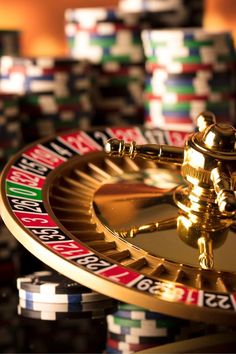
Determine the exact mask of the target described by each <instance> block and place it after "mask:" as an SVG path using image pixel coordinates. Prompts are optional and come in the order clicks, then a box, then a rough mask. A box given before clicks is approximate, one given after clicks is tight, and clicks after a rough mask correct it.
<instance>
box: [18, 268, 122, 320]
mask: <svg viewBox="0 0 236 354" xmlns="http://www.w3.org/2000/svg"><path fill="white" fill-rule="evenodd" d="M17 288H18V291H19V305H18V314H19V315H21V316H23V317H28V318H33V319H40V320H46V321H55V320H60V319H83V318H89V319H101V318H105V316H106V315H107V314H109V313H111V312H113V311H114V310H115V308H116V303H115V301H114V300H113V299H111V298H109V297H107V296H105V295H102V294H99V293H97V292H95V291H92V290H91V289H89V288H87V287H85V286H83V285H81V284H79V283H76V282H73V281H72V280H70V279H68V278H66V277H64V276H63V275H61V274H59V273H56V272H54V271H41V272H35V273H33V274H30V275H28V276H26V277H23V278H18V279H17Z"/></svg>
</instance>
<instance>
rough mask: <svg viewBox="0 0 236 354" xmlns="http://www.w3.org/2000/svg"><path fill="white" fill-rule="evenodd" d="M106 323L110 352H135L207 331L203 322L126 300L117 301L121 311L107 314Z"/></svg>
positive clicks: (107, 348)
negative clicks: (127, 302)
mask: <svg viewBox="0 0 236 354" xmlns="http://www.w3.org/2000/svg"><path fill="white" fill-rule="evenodd" d="M107 326H108V333H107V346H106V352H107V353H134V352H136V351H141V350H144V349H147V348H151V347H155V346H156V345H163V344H167V343H172V342H176V341H178V340H183V339H187V338H192V337H194V336H199V335H204V334H205V333H206V331H207V328H206V325H205V324H203V323H195V322H191V321H188V320H181V319H179V318H176V317H172V316H167V315H164V314H161V313H157V312H153V311H147V310H145V309H143V308H140V307H137V306H135V305H130V304H125V303H118V311H116V312H114V313H112V314H110V315H108V316H107Z"/></svg>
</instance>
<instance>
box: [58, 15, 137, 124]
mask: <svg viewBox="0 0 236 354" xmlns="http://www.w3.org/2000/svg"><path fill="white" fill-rule="evenodd" d="M138 19H139V17H138V16H136V15H134V14H131V15H130V14H123V13H121V12H119V11H118V10H117V9H111V8H108V9H106V8H89V9H68V10H67V11H66V13H65V20H66V23H65V32H66V37H67V42H68V47H69V54H70V55H71V56H72V57H74V58H78V59H87V60H89V61H90V62H91V63H92V64H93V70H94V81H93V88H94V91H93V103H94V107H95V111H96V116H95V120H94V125H104V124H124V123H130V124H141V123H143V96H142V92H143V86H144V65H143V63H144V54H143V47H142V41H141V37H140V32H141V28H140V24H139V21H138Z"/></svg>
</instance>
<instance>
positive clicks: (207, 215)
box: [105, 112, 236, 269]
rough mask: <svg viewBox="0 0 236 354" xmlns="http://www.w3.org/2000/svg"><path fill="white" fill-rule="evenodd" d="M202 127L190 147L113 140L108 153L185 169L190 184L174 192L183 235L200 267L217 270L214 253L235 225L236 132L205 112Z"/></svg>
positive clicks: (127, 233) (138, 229) (155, 226)
mask: <svg viewBox="0 0 236 354" xmlns="http://www.w3.org/2000/svg"><path fill="white" fill-rule="evenodd" d="M197 124H198V127H199V132H198V133H194V134H192V135H190V136H189V137H188V139H187V140H186V143H185V146H184V148H179V147H174V146H165V145H164V146H163V145H156V144H146V145H137V144H136V143H135V142H131V143H125V142H124V141H123V140H117V139H109V140H108V141H107V143H106V145H105V150H106V152H107V153H109V154H110V155H111V156H116V157H123V156H125V155H126V156H129V157H130V158H134V157H140V158H143V159H147V160H151V161H154V162H164V163H174V164H176V165H181V174H182V176H183V178H184V180H185V181H186V182H187V186H186V185H183V186H181V187H179V188H177V189H176V191H175V194H174V200H175V203H176V205H177V206H178V207H179V214H178V217H177V230H178V234H179V237H180V238H181V239H182V240H183V241H184V242H185V243H187V244H188V245H190V246H192V247H195V248H198V249H199V253H200V255H199V264H200V266H201V267H202V268H203V269H212V268H213V266H214V262H213V249H214V248H217V247H219V246H221V245H222V244H223V243H224V242H225V240H226V238H227V234H228V231H229V228H230V227H231V226H233V225H234V218H235V213H236V197H235V193H234V191H235V180H236V178H235V177H236V175H235V160H236V130H235V129H234V128H233V127H232V126H230V125H229V124H217V123H216V121H215V117H214V115H213V114H212V113H210V112H204V113H202V114H200V115H199V116H198V118H197ZM175 223H176V221H175V220H174V219H173V218H171V219H169V220H161V221H158V222H154V223H150V224H147V225H141V226H135V227H132V228H131V229H130V230H123V231H120V235H121V236H122V237H134V236H135V235H137V234H139V233H143V232H154V231H157V230H159V229H160V228H161V229H168V228H171V227H174V226H175Z"/></svg>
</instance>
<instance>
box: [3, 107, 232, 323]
mask: <svg viewBox="0 0 236 354" xmlns="http://www.w3.org/2000/svg"><path fill="white" fill-rule="evenodd" d="M198 121H199V130H200V132H198V133H194V134H193V135H190V136H189V137H187V135H186V134H181V133H179V132H178V133H174V132H163V131H161V130H158V129H153V130H151V129H144V128H139V127H125V128H116V127H114V128H105V129H100V130H93V131H87V132H84V131H80V130H76V131H72V132H68V133H63V134H61V135H59V136H53V137H50V138H47V139H43V140H40V141H37V142H36V143H33V144H31V145H29V146H27V147H26V148H24V149H23V150H22V151H21V152H19V153H18V154H17V155H16V156H14V157H13V158H12V159H11V160H10V161H9V163H8V164H7V166H6V167H5V169H4V171H3V173H2V176H1V199H2V202H1V215H2V218H3V220H4V222H5V223H6V225H7V227H8V228H9V230H10V231H11V232H12V234H13V235H14V236H15V237H16V238H17V239H18V241H20V242H21V243H22V244H23V245H24V246H25V247H26V248H27V249H28V250H29V251H30V252H31V253H33V255H35V256H36V257H38V258H39V259H41V260H43V262H44V263H46V264H47V265H48V266H50V267H51V268H53V269H55V270H56V271H58V272H60V273H61V274H63V275H64V276H66V277H67V278H70V279H72V280H73V281H75V282H77V283H80V284H82V285H85V286H87V287H89V288H91V289H92V290H94V291H97V292H99V293H101V294H103V295H106V296H109V297H112V298H114V299H117V300H119V301H123V302H126V303H128V304H131V305H136V306H138V307H142V308H144V309H146V310H148V311H155V312H159V313H162V314H165V315H168V316H169V315H170V316H175V317H178V318H182V319H188V318H191V319H192V320H196V321H204V322H207V323H213V324H218V325H219V324H220V325H229V326H233V325H234V323H235V308H236V293H235V282H236V276H235V263H234V246H233V245H234V242H235V235H234V228H235V223H234V217H235V195H234V190H235V174H234V173H235V172H234V168H233V166H234V161H235V156H236V155H235V129H234V128H233V127H231V126H229V125H225V124H217V123H216V122H215V120H214V117H213V115H212V114H210V113H206V114H204V115H200V116H199V118H198ZM186 137H187V143H186V144H185V148H183V147H182V145H183V143H184V139H185V138H186ZM111 138H112V140H109V141H108V142H107V140H108V139H111ZM119 139H123V140H125V143H124V141H120V140H119ZM134 140H135V142H136V143H134V142H133V141H134ZM168 144H169V145H168ZM170 145H179V147H176V146H175V147H173V146H170ZM104 147H105V150H106V151H104ZM107 152H108V153H107ZM109 155H110V156H109ZM125 155H127V156H125ZM191 156H193V157H194V158H193V159H191V158H190V157H191ZM196 156H198V159H197V158H196ZM203 156H204V158H203ZM120 157H122V158H120ZM183 161H184V163H182V162H183ZM199 161H200V162H199ZM198 163H199V164H200V166H198ZM196 166H197V167H198V171H197V172H196V171H195V170H194V169H193V168H192V169H191V167H196ZM197 167H196V169H197ZM204 168H205V169H204ZM213 170H214V172H213V173H212V171H213ZM199 171H200V172H202V174H201V173H200V172H199ZM209 174H211V176H213V177H210V179H209V178H208V177H209ZM181 186H182V187H181ZM200 192H201V193H200ZM191 203H192V204H191ZM190 204H191V205H190ZM190 206H191V208H190ZM187 216H188V217H189V218H187ZM190 221H191V223H190ZM137 225H138V226H137ZM186 225H187V226H186ZM134 226H135V227H134ZM187 229H188V230H187ZM196 230H197V235H198V236H196ZM143 231H145V232H143ZM187 231H188V233H187ZM136 234H137V235H136ZM138 234H140V235H138ZM134 236H135V237H134ZM213 252H214V256H213Z"/></svg>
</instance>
